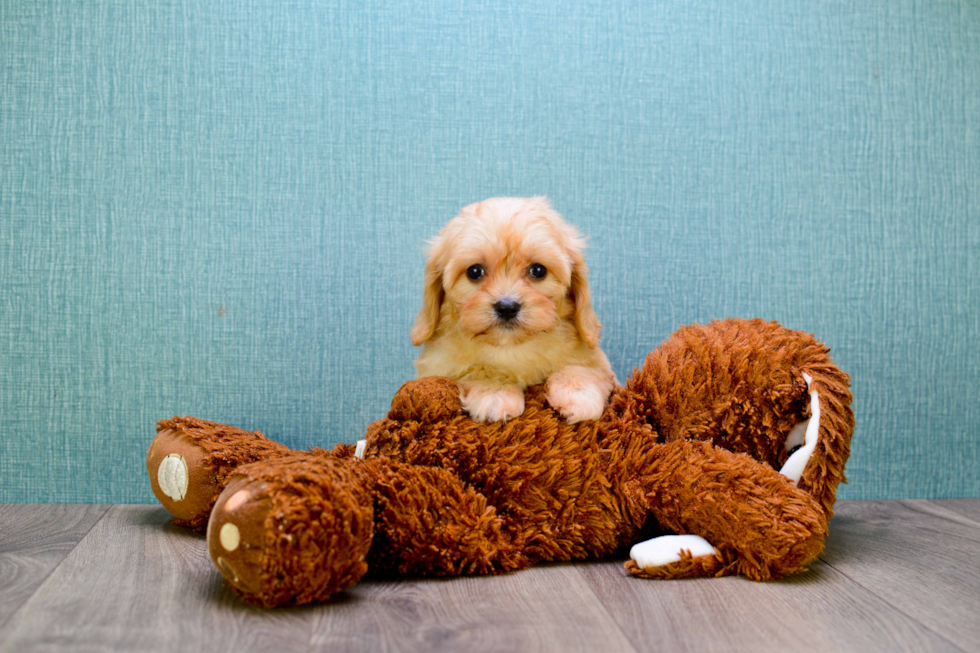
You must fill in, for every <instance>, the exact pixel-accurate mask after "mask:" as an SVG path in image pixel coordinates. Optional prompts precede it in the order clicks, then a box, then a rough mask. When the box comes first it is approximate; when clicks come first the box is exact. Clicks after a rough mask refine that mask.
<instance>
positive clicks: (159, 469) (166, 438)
mask: <svg viewBox="0 0 980 653" xmlns="http://www.w3.org/2000/svg"><path fill="white" fill-rule="evenodd" d="M206 456H207V452H206V451H205V450H204V449H203V448H202V447H201V446H200V445H199V444H197V443H196V442H194V441H193V440H192V439H190V438H188V437H187V436H185V435H184V434H182V433H180V432H179V431H175V430H173V429H162V430H160V432H159V433H157V436H156V437H155V438H154V439H153V442H152V443H151V444H150V449H149V452H148V453H147V455H146V471H147V472H148V473H149V475H150V486H151V487H152V488H153V494H155V495H156V497H157V499H158V500H159V501H160V503H161V504H163V507H164V508H166V509H167V510H169V511H170V513H171V514H172V515H173V516H174V517H177V518H178V519H183V520H188V521H192V520H194V519H195V518H198V517H200V516H201V515H202V514H205V515H206V513H207V511H208V509H209V508H210V507H211V500H212V499H213V498H214V495H215V492H216V486H215V481H214V478H213V477H212V474H211V473H210V472H209V471H208V470H207V469H206V467H205V464H204V463H205V458H206Z"/></svg>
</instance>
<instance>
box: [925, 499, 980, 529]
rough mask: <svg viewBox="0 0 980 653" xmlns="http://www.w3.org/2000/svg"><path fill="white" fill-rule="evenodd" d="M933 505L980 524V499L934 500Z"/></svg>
mask: <svg viewBox="0 0 980 653" xmlns="http://www.w3.org/2000/svg"><path fill="white" fill-rule="evenodd" d="M932 503H935V504H937V505H939V506H942V507H943V508H945V509H946V510H952V511H953V512H958V513H959V514H961V515H963V516H964V517H967V518H969V519H972V520H973V521H975V522H977V523H980V499H934V500H933V501H932Z"/></svg>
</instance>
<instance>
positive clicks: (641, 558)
mask: <svg viewBox="0 0 980 653" xmlns="http://www.w3.org/2000/svg"><path fill="white" fill-rule="evenodd" d="M625 566H626V569H627V570H628V571H629V572H630V573H631V574H633V575H634V576H638V577H641V578H658V579H666V578H690V577H693V576H716V575H719V574H721V573H722V572H723V571H724V569H725V567H726V565H725V563H724V561H723V560H722V558H721V555H720V554H719V552H718V550H717V549H715V547H713V546H712V545H711V544H710V543H709V542H708V541H707V540H706V539H704V538H703V537H699V536H697V535H661V536H660V537H655V538H653V539H652V540H647V541H645V542H640V543H639V544H636V545H634V546H633V548H632V549H630V560H629V561H627V563H626V565H625Z"/></svg>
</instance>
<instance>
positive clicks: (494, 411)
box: [460, 383, 524, 422]
mask: <svg viewBox="0 0 980 653" xmlns="http://www.w3.org/2000/svg"><path fill="white" fill-rule="evenodd" d="M460 399H461V401H462V403H463V410H465V411H466V412H467V413H469V415H470V417H471V418H472V419H473V420H474V421H477V422H506V421H507V420H509V419H514V418H515V417H518V416H519V415H520V414H521V413H523V412H524V391H523V390H521V389H520V388H518V387H514V386H499V385H490V384H483V383H471V384H463V392H462V396H461V397H460Z"/></svg>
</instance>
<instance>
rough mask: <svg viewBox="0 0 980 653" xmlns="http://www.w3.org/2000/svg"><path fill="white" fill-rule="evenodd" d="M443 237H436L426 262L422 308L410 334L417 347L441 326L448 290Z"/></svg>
mask: <svg viewBox="0 0 980 653" xmlns="http://www.w3.org/2000/svg"><path fill="white" fill-rule="evenodd" d="M442 241H443V239H436V240H435V241H433V243H432V247H431V248H430V249H429V260H427V261H426V262H425V281H424V284H425V285H424V287H423V290H422V310H420V311H419V314H418V315H417V316H416V317H415V324H413V325H412V330H411V331H410V332H409V334H410V335H411V336H412V344H413V345H415V346H416V347H417V346H419V345H421V344H422V343H423V342H426V341H427V340H429V339H430V338H432V336H433V335H435V332H436V327H438V326H439V313H440V311H441V310H442V300H443V299H444V298H445V296H446V291H445V289H443V287H442V268H443V259H444V256H443V255H442V254H443V249H444V246H443V244H442Z"/></svg>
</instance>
